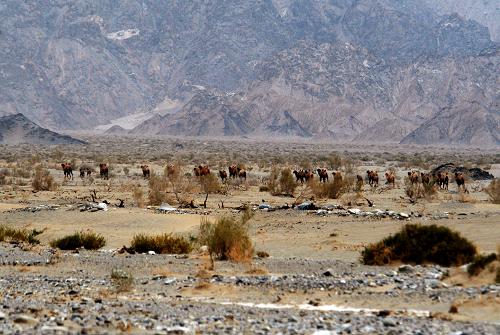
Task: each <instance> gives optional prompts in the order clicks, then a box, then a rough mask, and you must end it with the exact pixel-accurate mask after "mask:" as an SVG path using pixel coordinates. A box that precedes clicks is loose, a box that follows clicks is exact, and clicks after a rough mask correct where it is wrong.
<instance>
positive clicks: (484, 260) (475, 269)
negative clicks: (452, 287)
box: [467, 253, 497, 276]
mask: <svg viewBox="0 0 500 335" xmlns="http://www.w3.org/2000/svg"><path fill="white" fill-rule="evenodd" d="M496 259H497V255H496V254H495V253H492V254H489V255H477V256H476V257H474V259H473V260H472V262H471V263H470V264H469V266H467V273H468V274H469V276H477V275H478V274H480V273H481V271H483V270H484V269H485V268H486V266H487V265H488V264H490V263H492V262H494V261H495V260H496Z"/></svg>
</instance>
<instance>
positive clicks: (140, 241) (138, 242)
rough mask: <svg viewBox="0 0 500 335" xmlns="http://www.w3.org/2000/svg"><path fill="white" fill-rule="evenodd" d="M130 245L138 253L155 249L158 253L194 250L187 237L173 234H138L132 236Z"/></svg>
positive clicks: (183, 252) (182, 252) (181, 252)
mask: <svg viewBox="0 0 500 335" xmlns="http://www.w3.org/2000/svg"><path fill="white" fill-rule="evenodd" d="M130 247H131V248H132V249H134V250H135V251H136V252H138V253H146V252H148V251H154V252H155V253H157V254H188V253H190V252H191V250H192V245H191V242H190V241H189V240H188V239H187V238H185V237H183V236H175V235H172V234H160V235H154V236H150V235H146V234H137V235H135V236H134V237H133V238H132V241H131V245H130Z"/></svg>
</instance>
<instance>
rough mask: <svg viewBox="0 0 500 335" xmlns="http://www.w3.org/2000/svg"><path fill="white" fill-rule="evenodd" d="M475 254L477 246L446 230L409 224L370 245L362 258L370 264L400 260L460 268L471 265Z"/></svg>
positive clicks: (432, 226) (362, 254) (433, 226)
mask: <svg viewBox="0 0 500 335" xmlns="http://www.w3.org/2000/svg"><path fill="white" fill-rule="evenodd" d="M476 253H477V250H476V247H475V246H474V244H472V243H471V242H470V241H469V240H467V239H465V238H463V237H462V236H460V234H459V233H457V232H454V231H452V230H451V229H449V228H447V227H443V226H437V225H431V226H422V225H406V226H404V227H403V228H402V229H401V231H400V232H398V233H396V234H395V235H391V236H389V237H386V238H384V239H383V240H382V241H380V242H377V243H374V244H371V245H369V246H367V247H366V248H365V249H364V250H363V251H362V253H361V258H362V261H363V263H364V264H367V265H383V264H388V263H391V262H395V261H401V262H405V263H415V264H422V263H436V264H439V265H442V266H451V265H455V266H460V265H462V264H466V263H469V262H471V261H472V260H473V259H474V256H475V255H476Z"/></svg>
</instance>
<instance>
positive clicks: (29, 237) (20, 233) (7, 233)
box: [0, 225, 43, 244]
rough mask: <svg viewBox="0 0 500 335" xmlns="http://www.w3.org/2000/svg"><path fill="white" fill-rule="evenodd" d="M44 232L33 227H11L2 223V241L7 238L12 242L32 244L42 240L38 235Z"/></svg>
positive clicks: (0, 235)
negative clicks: (30, 228)
mask: <svg viewBox="0 0 500 335" xmlns="http://www.w3.org/2000/svg"><path fill="white" fill-rule="evenodd" d="M41 233H43V230H42V231H39V230H36V229H33V230H27V229H24V228H19V229H16V228H10V227H7V226H6V225H0V242H3V241H5V240H9V241H12V242H27V243H30V244H39V243H40V241H39V240H38V239H37V238H36V236H38V235H40V234H41Z"/></svg>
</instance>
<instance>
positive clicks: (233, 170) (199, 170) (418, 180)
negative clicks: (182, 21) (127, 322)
mask: <svg viewBox="0 0 500 335" xmlns="http://www.w3.org/2000/svg"><path fill="white" fill-rule="evenodd" d="M61 167H62V170H63V173H64V178H65V179H73V167H72V165H71V163H62V164H61ZM140 167H141V170H142V175H143V177H144V178H145V179H148V178H149V177H150V176H151V170H150V168H149V166H148V165H141V166H140ZM165 171H166V174H167V176H169V177H171V176H173V175H175V174H176V173H177V172H178V167H176V166H175V165H173V164H169V165H168V166H167V167H166V170H165ZM218 172H219V178H220V179H221V181H222V182H226V181H227V180H228V179H229V178H232V179H236V178H239V179H240V180H241V181H244V180H246V179H247V171H246V170H245V169H244V168H243V167H241V166H239V165H231V166H229V167H228V169H227V171H226V170H219V171H218ZM99 173H100V177H101V179H105V180H106V179H109V166H108V164H106V163H100V164H99ZM91 174H92V169H91V168H90V167H89V166H85V165H82V166H81V167H80V177H81V178H82V179H83V178H84V177H85V176H87V177H90V175H91ZM193 174H194V176H196V177H203V176H207V175H209V174H210V168H209V167H208V165H198V166H195V167H194V168H193ZM293 174H294V175H295V178H296V182H297V183H299V182H300V183H302V184H303V183H307V182H309V181H311V180H313V179H314V176H315V175H317V176H318V179H319V182H320V183H327V182H328V181H329V172H328V170H327V169H325V168H318V169H316V170H315V171H314V170H308V169H301V170H294V171H293ZM331 174H332V176H333V177H334V178H340V179H341V178H342V176H341V174H340V172H335V171H334V172H331ZM384 176H385V180H386V184H388V185H391V186H392V188H395V187H396V175H395V173H394V171H392V170H390V171H387V172H385V174H384ZM454 177H455V182H456V183H457V187H458V189H459V190H462V191H464V192H468V191H467V188H466V187H465V176H464V174H463V173H458V172H457V173H455V174H454ZM356 179H357V187H358V189H360V188H361V187H362V186H363V184H364V180H365V179H364V178H363V177H362V176H361V175H357V176H356ZM366 180H367V181H368V184H369V185H370V186H371V187H378V186H379V175H378V172H377V171H374V170H368V171H366ZM408 181H409V182H410V183H411V184H412V185H417V184H422V185H423V186H432V185H437V186H438V187H439V188H440V189H442V190H448V186H449V182H450V177H449V175H448V173H447V172H438V173H435V174H432V173H425V172H418V171H408Z"/></svg>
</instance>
